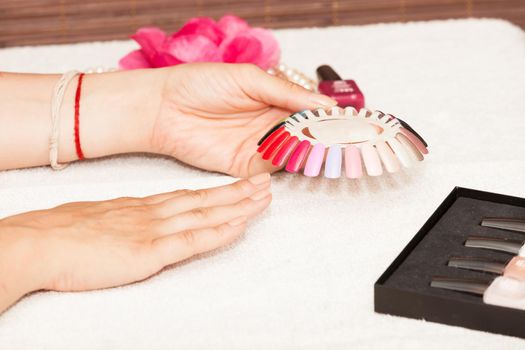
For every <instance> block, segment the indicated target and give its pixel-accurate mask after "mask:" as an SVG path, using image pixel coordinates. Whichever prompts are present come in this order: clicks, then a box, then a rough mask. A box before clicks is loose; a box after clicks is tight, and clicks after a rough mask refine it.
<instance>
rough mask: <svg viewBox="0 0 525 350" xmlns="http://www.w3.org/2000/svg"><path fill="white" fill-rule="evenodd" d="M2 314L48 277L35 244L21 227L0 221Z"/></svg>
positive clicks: (0, 308)
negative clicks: (45, 274)
mask: <svg viewBox="0 0 525 350" xmlns="http://www.w3.org/2000/svg"><path fill="white" fill-rule="evenodd" d="M0 252H1V254H0V313H2V311H4V310H5V309H7V308H8V307H9V306H10V305H12V304H14V303H15V302H16V301H17V300H19V299H20V298H22V297H23V296H24V295H25V294H27V293H30V292H32V291H36V290H39V289H42V288H43V286H44V276H43V275H42V274H41V271H39V269H41V268H42V262H38V261H36V258H35V257H36V256H37V255H36V254H35V249H34V244H33V242H32V240H31V238H30V237H29V235H26V234H25V233H24V232H22V230H20V228H16V227H10V226H7V225H5V224H4V222H3V221H1V220H0Z"/></svg>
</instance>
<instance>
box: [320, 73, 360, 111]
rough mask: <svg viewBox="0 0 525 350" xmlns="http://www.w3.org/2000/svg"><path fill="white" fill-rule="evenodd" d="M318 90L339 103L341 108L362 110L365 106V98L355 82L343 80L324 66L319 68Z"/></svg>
mask: <svg viewBox="0 0 525 350" xmlns="http://www.w3.org/2000/svg"><path fill="white" fill-rule="evenodd" d="M317 77H318V78H319V85H318V87H317V88H318V90H319V92H320V93H322V94H325V95H327V96H330V97H331V98H333V99H334V100H336V101H337V104H338V105H339V106H340V107H347V106H351V107H354V108H355V109H357V110H360V109H361V108H363V107H364V106H365V97H364V96H363V93H362V92H361V90H359V87H358V86H357V84H356V83H355V81H353V80H343V79H341V77H340V76H339V74H337V73H336V72H335V71H334V70H333V69H332V67H330V66H327V65H323V66H319V67H318V68H317Z"/></svg>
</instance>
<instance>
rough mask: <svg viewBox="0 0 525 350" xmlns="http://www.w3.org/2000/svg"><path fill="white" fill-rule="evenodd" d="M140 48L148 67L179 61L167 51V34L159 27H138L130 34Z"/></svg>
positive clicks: (173, 63)
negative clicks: (135, 31)
mask: <svg viewBox="0 0 525 350" xmlns="http://www.w3.org/2000/svg"><path fill="white" fill-rule="evenodd" d="M131 38H133V39H134V40H135V41H136V42H137V43H138V44H139V45H140V47H141V48H142V53H143V55H144V57H145V58H146V59H147V60H148V62H149V64H150V67H154V68H156V67H166V66H172V65H176V64H179V63H181V62H180V61H179V60H177V59H176V58H175V57H173V56H171V55H170V54H169V52H167V36H166V33H164V32H163V31H162V30H160V29H159V28H154V27H145V28H140V29H139V30H138V31H137V33H135V34H134V35H132V36H131Z"/></svg>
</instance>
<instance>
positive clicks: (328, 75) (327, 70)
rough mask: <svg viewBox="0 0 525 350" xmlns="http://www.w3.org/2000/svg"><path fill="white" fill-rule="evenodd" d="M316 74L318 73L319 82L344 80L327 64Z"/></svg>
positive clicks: (320, 67) (318, 68) (319, 68)
mask: <svg viewBox="0 0 525 350" xmlns="http://www.w3.org/2000/svg"><path fill="white" fill-rule="evenodd" d="M316 72H317V78H318V79H319V81H321V80H342V79H341V77H340V76H339V74H337V73H336V72H335V70H333V68H332V67H330V66H328V65H326V64H325V65H322V66H319V67H317V70H316Z"/></svg>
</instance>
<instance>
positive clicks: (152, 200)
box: [143, 189, 194, 205]
mask: <svg viewBox="0 0 525 350" xmlns="http://www.w3.org/2000/svg"><path fill="white" fill-rule="evenodd" d="M190 192H194V191H192V190H186V189H184V190H176V191H171V192H165V193H159V194H154V195H151V196H147V197H144V198H143V201H144V203H145V204H149V205H155V204H158V203H162V202H164V201H165V200H167V199H171V198H177V197H182V196H185V195H188V194H189V193H190Z"/></svg>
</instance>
